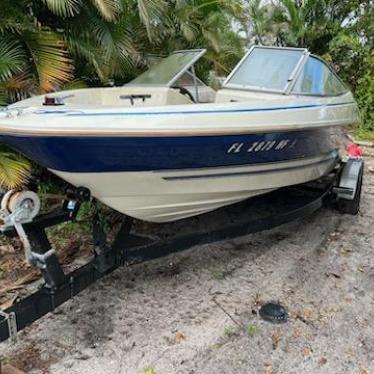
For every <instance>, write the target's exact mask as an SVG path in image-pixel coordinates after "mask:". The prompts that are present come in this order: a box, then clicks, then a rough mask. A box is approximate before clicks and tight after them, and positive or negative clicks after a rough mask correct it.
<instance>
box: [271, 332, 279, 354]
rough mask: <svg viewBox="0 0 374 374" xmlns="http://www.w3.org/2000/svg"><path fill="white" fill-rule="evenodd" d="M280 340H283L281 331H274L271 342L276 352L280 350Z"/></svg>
mask: <svg viewBox="0 0 374 374" xmlns="http://www.w3.org/2000/svg"><path fill="white" fill-rule="evenodd" d="M280 339H281V331H280V329H276V330H275V331H273V333H272V334H271V341H272V344H273V349H274V350H276V349H277V348H278V345H279V342H280Z"/></svg>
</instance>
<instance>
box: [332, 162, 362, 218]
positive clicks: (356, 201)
mask: <svg viewBox="0 0 374 374" xmlns="http://www.w3.org/2000/svg"><path fill="white" fill-rule="evenodd" d="M363 174H364V168H363V167H361V169H360V173H359V175H358V178H357V188H356V192H355V195H354V197H353V199H352V200H345V199H339V200H338V201H337V208H338V210H339V212H341V213H343V214H352V215H356V214H357V213H358V212H359V210H360V202H361V190H362V181H363Z"/></svg>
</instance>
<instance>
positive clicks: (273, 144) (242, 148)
mask: <svg viewBox="0 0 374 374" xmlns="http://www.w3.org/2000/svg"><path fill="white" fill-rule="evenodd" d="M296 143H297V139H295V140H291V139H281V140H268V141H265V140H263V141H257V142H252V143H233V144H231V145H230V146H229V147H228V149H227V153H240V152H248V153H249V152H268V151H271V150H275V151H282V150H284V149H288V148H293V147H294V146H295V145H296Z"/></svg>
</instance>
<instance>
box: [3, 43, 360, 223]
mask: <svg viewBox="0 0 374 374" xmlns="http://www.w3.org/2000/svg"><path fill="white" fill-rule="evenodd" d="M205 52H206V51H205V50H186V51H177V52H174V53H172V54H171V55H170V56H168V57H166V58H164V59H162V60H161V61H159V62H158V63H156V64H154V65H152V66H151V67H150V68H149V70H147V71H146V72H144V73H143V74H141V75H140V76H138V77H137V78H135V79H134V80H133V81H131V82H129V83H128V84H126V85H124V86H121V87H109V88H87V89H79V90H72V91H64V92H56V93H51V94H45V95H40V96H35V97H31V98H29V99H25V100H22V101H20V102H18V103H15V104H12V105H9V106H8V107H6V108H4V109H3V110H2V111H1V112H0V142H2V143H4V144H7V145H8V146H10V147H11V148H13V149H14V150H16V151H18V152H20V153H22V154H23V155H25V156H26V157H28V158H29V159H31V160H33V161H34V162H36V163H37V164H39V165H41V166H43V167H45V168H47V169H49V170H50V171H51V172H52V173H54V174H56V175H57V176H59V177H61V178H62V179H63V180H65V181H67V182H68V183H70V184H72V185H75V186H77V187H78V186H81V187H85V188H87V189H89V190H90V192H91V194H92V196H93V197H95V198H96V199H98V200H99V201H101V202H103V203H104V204H106V205H107V206H109V207H111V208H113V209H115V210H117V211H119V212H121V213H124V214H125V215H128V216H131V217H135V218H137V219H141V220H144V221H150V222H160V223H162V222H170V221H176V220H180V219H183V218H187V217H191V216H195V215H200V214H203V213H206V212H209V211H212V210H215V209H217V208H220V207H223V206H226V205H230V204H234V203H237V202H239V201H242V200H244V199H248V198H250V197H253V196H256V195H261V194H265V193H268V192H270V191H273V190H275V189H279V188H282V187H284V186H292V185H297V184H302V183H306V182H309V181H313V180H317V179H319V178H321V177H322V176H324V175H326V174H327V173H329V172H330V171H331V170H332V169H333V168H334V167H335V165H336V164H337V162H338V161H339V159H340V155H339V149H338V145H337V142H336V134H337V132H338V131H339V128H340V127H342V126H346V125H350V124H352V123H354V122H356V121H357V120H358V115H359V113H358V109H357V104H356V102H355V100H354V98H353V95H352V93H351V92H350V91H349V89H348V88H347V87H346V86H345V85H344V84H343V82H342V81H341V80H340V79H339V78H338V76H337V75H336V74H335V72H334V71H333V69H332V68H331V67H330V66H329V65H328V64H327V63H326V62H324V61H323V60H322V59H321V58H319V57H318V56H315V55H313V54H311V53H310V52H309V51H308V50H306V49H302V48H285V47H282V48H280V47H264V46H253V47H252V48H250V49H249V50H248V52H247V53H246V55H245V56H244V57H243V59H242V60H241V61H240V62H239V63H238V65H237V66H236V67H235V68H234V70H233V71H232V72H231V74H230V75H229V76H228V77H227V79H226V80H225V81H224V83H223V85H222V88H221V89H219V90H218V91H214V90H213V89H211V88H210V87H208V86H207V85H206V84H205V83H204V82H203V80H201V79H199V78H198V76H197V74H196V70H195V65H196V63H198V61H199V60H200V59H201V58H202V56H203V55H204V53H205Z"/></svg>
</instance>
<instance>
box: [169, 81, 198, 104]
mask: <svg viewBox="0 0 374 374" xmlns="http://www.w3.org/2000/svg"><path fill="white" fill-rule="evenodd" d="M171 88H174V89H175V90H179V93H180V94H181V95H184V96H188V97H189V99H190V100H191V101H192V102H193V103H195V104H196V100H195V98H194V97H193V95H192V93H191V92H190V91H188V90H187V88H185V87H183V86H178V85H174V86H172V87H171Z"/></svg>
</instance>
